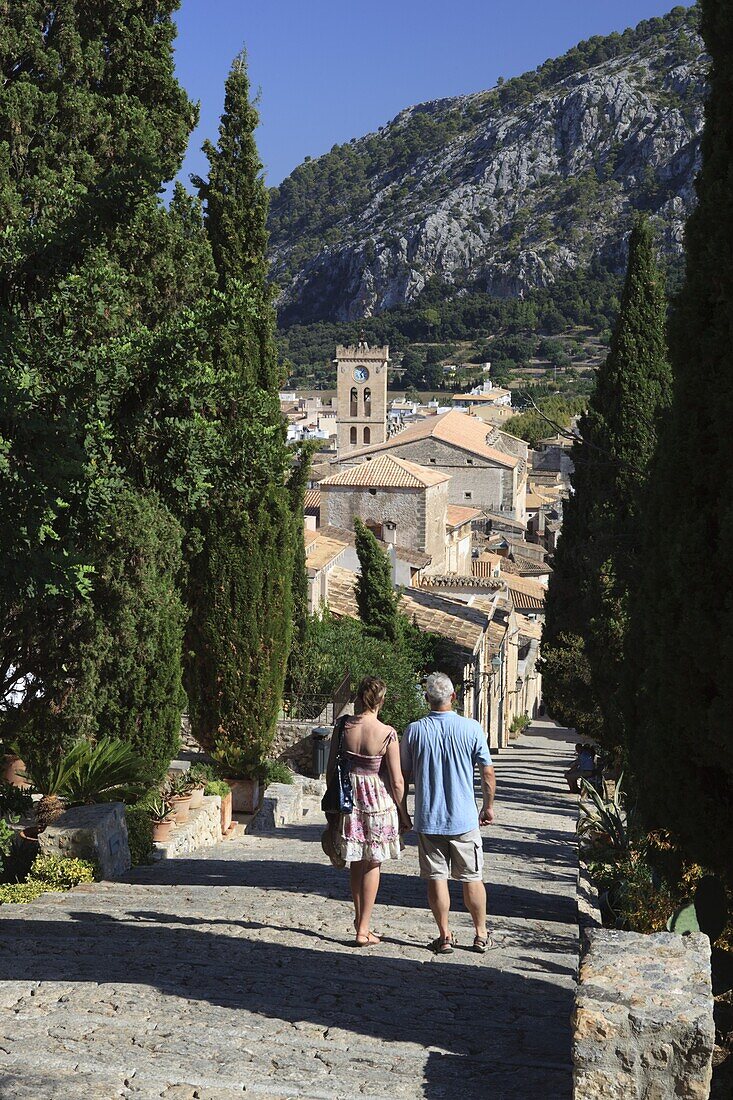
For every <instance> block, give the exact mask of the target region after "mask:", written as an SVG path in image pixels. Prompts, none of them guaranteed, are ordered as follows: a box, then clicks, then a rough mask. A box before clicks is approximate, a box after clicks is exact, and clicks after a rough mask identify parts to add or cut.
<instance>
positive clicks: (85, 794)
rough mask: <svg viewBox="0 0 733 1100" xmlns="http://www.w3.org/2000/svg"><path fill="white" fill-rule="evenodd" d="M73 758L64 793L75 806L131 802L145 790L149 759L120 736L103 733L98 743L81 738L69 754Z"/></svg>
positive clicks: (67, 757)
mask: <svg viewBox="0 0 733 1100" xmlns="http://www.w3.org/2000/svg"><path fill="white" fill-rule="evenodd" d="M69 761H70V762H71V766H70V768H69V771H68V775H67V778H66V781H65V784H64V788H63V792H62V793H63V796H64V798H65V799H66V800H67V801H68V802H69V803H70V805H72V806H79V805H84V804H87V803H91V802H118V801H119V802H127V801H130V799H132V798H136V797H138V796H139V795H140V794H142V792H143V789H144V786H145V771H146V765H145V762H144V761H143V760H141V759H140V757H139V756H138V755H137V753H136V751H135V750H134V749H133V748H132V746H131V745H128V744H127V743H126V742H125V741H120V739H119V738H116V737H102V738H101V739H100V740H99V741H97V743H96V744H91V743H90V742H89V741H77V742H76V743H75V744H74V745H72V747H71V750H70V751H69V753H68V755H67V756H66V762H67V763H69Z"/></svg>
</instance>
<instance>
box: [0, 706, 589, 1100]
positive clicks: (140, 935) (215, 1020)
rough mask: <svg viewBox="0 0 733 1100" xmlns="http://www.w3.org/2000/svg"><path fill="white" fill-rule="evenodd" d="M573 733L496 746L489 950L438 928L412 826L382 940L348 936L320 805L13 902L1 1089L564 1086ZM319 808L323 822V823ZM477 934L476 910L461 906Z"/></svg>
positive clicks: (229, 1098)
mask: <svg viewBox="0 0 733 1100" xmlns="http://www.w3.org/2000/svg"><path fill="white" fill-rule="evenodd" d="M570 755H571V753H570V745H569V742H568V741H567V740H566V738H565V732H564V731H561V730H555V729H554V728H553V727H551V726H550V725H549V723H548V724H541V723H539V724H536V725H535V726H534V727H533V728H532V730H531V731H530V735H528V736H527V735H525V736H524V737H522V738H521V739H520V740H519V741H518V742H517V743H516V744H515V745H514V746H513V747H512V748H510V749H508V750H506V751H505V752H503V753H502V754H501V756H500V757H499V759H498V760H497V762H496V764H497V772H498V800H497V805H498V823H497V825H495V826H494V827H493V828H492V829H490V830H485V834H484V835H485V841H484V845H485V848H486V852H487V861H486V877H487V879H488V881H489V884H490V885H489V904H490V911H491V925H492V928H493V930H494V934H495V937H496V940H497V942H498V947H497V949H496V950H494V951H493V952H490V953H489V954H487V955H485V956H483V957H482V956H478V955H475V954H473V953H471V952H470V951H469V950H467V949H466V950H461V949H459V950H457V951H456V952H455V954H453V955H450V956H443V957H435V956H433V955H432V954H431V953H430V952H429V951H428V950H427V949H426V944H427V942H428V941H429V940H430V939H432V937H433V935H434V934H435V933H434V926H433V924H432V920H431V918H430V916H429V913H428V911H427V909H426V906H425V897H424V888H423V884H422V883H421V882H420V881H419V880H418V878H417V873H416V870H417V868H416V864H417V859H416V850H415V846H414V838H410V840H409V842H408V848H407V851H406V853H405V855H406V858H405V859H404V860H402V861H401V862H400V863H399V864H392V865H391V866H389V867H388V869H386V873H385V875H384V879H383V883H382V889H381V892H380V897H379V899H378V908H377V911H376V914H375V921H374V926H375V928H376V929H377V930H378V931H380V932H381V933H383V935H384V941H383V943H382V944H381V945H379V946H378V947H373V948H370V949H365V950H361V951H358V950H355V949H353V948H351V947H350V946H348V942H349V939H350V937H351V935H352V932H351V929H350V920H351V907H350V904H349V901H348V898H347V880H346V877H345V874H344V873H343V872H338V871H335V870H334V869H333V868H332V867H331V866H330V865H328V864H327V863H326V862H325V860H324V857H323V855H322V853H321V849H320V845H319V832H320V824H321V819H320V816H317V815H315V814H313V815H311V814H308V815H307V816H306V817H305V818H304V822H303V824H302V825H301V826H298V827H293V828H290V829H284V830H281V831H279V832H278V834H277V836H267V837H257V836H244V837H241V838H240V839H237V840H230V841H226V842H224V843H222V844H221V845H220V846H219V847H217V848H215V849H210V850H209V851H208V852H206V853H204V854H202V855H201V856H200V857H198V858H196V857H189V858H186V859H181V860H175V861H170V862H169V863H167V864H158V865H156V866H154V867H148V868H141V869H140V870H138V871H136V872H135V873H134V874H133V875H132V876H131V877H130V881H129V882H126V883H115V884H96V885H94V886H90V887H83V888H80V889H79V890H76V891H74V892H73V893H70V894H65V895H47V896H46V898H45V900H42V901H39V902H35V903H33V904H30V905H25V906H22V907H21V906H10V905H5V906H2V907H0V981H1V982H2V985H0V1098H1V1100H77V1098H80V1100H81V1098H83V1100H92V1098H103V1100H113V1098H117V1097H144V1098H153V1097H156V1098H159V1097H162V1098H166V1100H174V1098H175V1100H197V1098H198V1100H233V1098H234V1097H242V1096H243V1095H244V1096H252V1097H257V1098H258V1100H285V1098H288V1097H310V1098H312V1100H316V1098H323V1100H337V1098H338V1100H341V1098H343V1100H351V1098H352V1097H359V1096H363V1097H367V1098H371V1100H377V1098H379V1100H400V1098H417V1097H422V1098H428V1100H437V1098H453V1097H455V1098H459V1100H474V1098H479V1097H482V1098H491V1100H515V1098H516V1100H535V1098H537V1100H539V1098H541V1100H566V1098H569V1097H570V1092H571V1086H570V1027H569V1016H570V1012H571V1007H572V997H573V989H574V983H575V967H576V955H577V933H576V926H575V873H576V862H575V858H576V857H575V846H574V832H573V827H574V820H573V810H574V808H575V802H574V800H573V799H572V798H571V797H570V796H569V795H568V794H567V793H563V786H564V784H563V780H562V771H563V769H564V768H565V767H567V766H568V761H569V758H570ZM311 820H312V823H311ZM454 928H455V931H456V932H457V935H458V938H459V943H460V944H464V945H466V948H468V946H470V943H471V940H472V936H471V931H470V921H469V919H468V917H467V915H466V914H465V913H464V912H463V911H462V909H461V910H460V911H459V913H458V915H457V916H456V919H455V921H454Z"/></svg>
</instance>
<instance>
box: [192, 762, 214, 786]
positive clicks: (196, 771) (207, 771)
mask: <svg viewBox="0 0 733 1100" xmlns="http://www.w3.org/2000/svg"><path fill="white" fill-rule="evenodd" d="M186 774H187V775H188V778H189V779H190V781H191V782H192V783H193V784H194V785H195V786H196V787H198V786H199V784H200V783H204V784H205V783H208V782H209V781H210V780H212V779H216V772H215V771H214V769H213V768H212V766H211V764H192V765H191V767H190V768H189V769H188V772H187V773H186Z"/></svg>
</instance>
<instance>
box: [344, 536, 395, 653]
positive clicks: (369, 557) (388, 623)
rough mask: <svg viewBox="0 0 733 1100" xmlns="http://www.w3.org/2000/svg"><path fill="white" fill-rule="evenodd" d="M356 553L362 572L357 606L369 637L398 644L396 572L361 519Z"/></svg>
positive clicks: (357, 592)
mask: <svg viewBox="0 0 733 1100" xmlns="http://www.w3.org/2000/svg"><path fill="white" fill-rule="evenodd" d="M354 530H355V531H356V553H357V555H358V557H359V566H360V568H361V573H360V574H359V577H358V578H357V581H356V585H355V586H354V592H355V594H356V604H357V607H358V608H359V618H360V619H361V621H362V623H363V624H364V627H365V629H366V632H367V634H371V635H373V636H374V637H375V638H383V639H385V640H387V641H390V642H394V641H396V640H397V638H398V637H399V633H400V619H401V618H402V616H401V615H400V613H399V610H398V603H399V596H398V594H397V593H396V592H395V590H394V587H393V585H392V569H391V566H390V563H389V558H388V557H387V555H386V554H385V553H384V552H383V551H382V550H381V549H380V546H379V543H378V542H377V540H376V539H375V537H374V535H373V534H372V532H371V531H370V530H369V528H368V527H367V526H366V525H365V524H364V523H363V522H362V521H361V520H360V519H358V518H357V519H356V520H355V521H354Z"/></svg>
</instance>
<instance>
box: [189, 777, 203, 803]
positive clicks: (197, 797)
mask: <svg viewBox="0 0 733 1100" xmlns="http://www.w3.org/2000/svg"><path fill="white" fill-rule="evenodd" d="M203 804H204V784H203V783H202V784H201V786H200V787H194V789H193V790H192V791H191V809H192V810H200V809H201V807H202V806H203Z"/></svg>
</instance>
